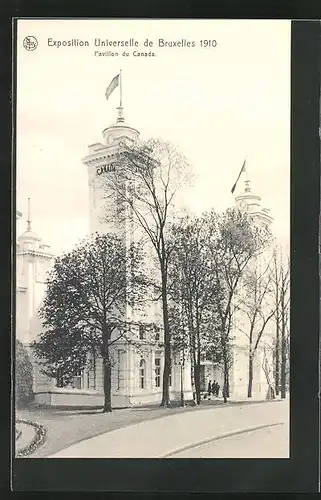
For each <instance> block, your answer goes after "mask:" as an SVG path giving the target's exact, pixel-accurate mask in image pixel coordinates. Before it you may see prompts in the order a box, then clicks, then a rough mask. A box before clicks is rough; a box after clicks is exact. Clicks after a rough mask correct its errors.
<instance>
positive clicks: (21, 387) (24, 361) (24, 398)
mask: <svg viewBox="0 0 321 500" xmlns="http://www.w3.org/2000/svg"><path fill="white" fill-rule="evenodd" d="M32 385H33V369H32V364H31V361H30V358H29V355H28V351H27V349H26V348H25V347H24V345H23V344H22V342H20V340H18V339H17V340H16V365H15V400H16V406H17V408H23V407H26V406H27V405H28V403H30V401H31V400H32V399H33V390H32Z"/></svg>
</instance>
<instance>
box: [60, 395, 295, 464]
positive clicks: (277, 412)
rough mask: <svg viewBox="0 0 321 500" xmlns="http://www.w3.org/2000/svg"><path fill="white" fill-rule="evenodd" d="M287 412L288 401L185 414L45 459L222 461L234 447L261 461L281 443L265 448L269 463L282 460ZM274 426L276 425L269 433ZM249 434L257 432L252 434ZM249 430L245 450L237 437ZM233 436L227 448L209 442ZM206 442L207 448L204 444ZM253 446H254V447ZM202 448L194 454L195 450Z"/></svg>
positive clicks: (110, 434) (140, 425) (102, 437)
mask: <svg viewBox="0 0 321 500" xmlns="http://www.w3.org/2000/svg"><path fill="white" fill-rule="evenodd" d="M288 411H289V407H288V401H277V402H265V403H256V404H251V405H243V406H234V405H233V406H232V405H231V406H227V407H222V408H216V409H212V408H209V409H208V410H203V411H189V412H186V413H181V414H176V415H169V416H166V417H162V418H159V419H157V420H152V421H146V422H139V423H137V424H134V425H130V426H127V427H125V428H122V429H117V430H114V431H110V432H107V433H104V434H101V435H99V436H96V437H93V438H90V439H87V440H84V441H81V442H79V443H77V444H74V445H72V446H70V447H68V448H66V449H64V450H62V451H60V452H58V453H56V454H55V455H51V457H50V458H84V457H86V458H167V457H168V458H170V457H171V458H174V457H178V456H179V457H182V456H183V455H181V453H185V454H190V453H193V457H197V456H198V457H201V456H203V455H202V453H205V454H206V453H209V454H210V456H212V455H211V454H213V453H215V454H216V455H215V456H217V457H223V456H226V453H228V454H230V453H231V451H229V448H230V450H231V447H233V446H235V453H236V454H237V456H238V457H247V456H248V455H247V454H248V453H249V450H250V449H251V450H252V452H251V453H252V455H251V456H252V457H255V458H260V457H261V456H262V453H263V449H266V450H267V449H268V445H267V443H268V442H270V438H271V439H272V440H273V441H274V440H277V441H280V440H282V442H283V443H284V444H283V447H281V448H279V447H278V446H274V445H269V446H270V447H269V449H270V454H271V453H272V458H278V457H284V448H287V442H288V425H287V422H288V418H289V416H288ZM275 424H278V425H277V426H275V427H269V426H271V425H272V426H273V425H275ZM258 428H261V429H260V430H257V429H258ZM263 428H264V430H263ZM253 429H256V430H255V432H254V431H253ZM267 429H270V431H268V430H267ZM272 429H273V430H272ZM276 429H278V430H276ZM249 430H252V431H253V433H251V434H248V435H247V438H248V439H249V440H250V441H249V442H251V443H252V445H250V446H248V445H247V438H246V435H245V434H242V433H244V432H247V431H249ZM236 432H238V433H240V434H238V435H237V436H236V435H234V437H233V438H232V437H229V438H228V439H232V441H230V444H228V440H227V441H226V442H225V444H224V443H223V441H221V442H220V444H218V443H219V441H216V442H215V441H213V440H214V439H215V438H218V437H220V438H222V436H227V435H230V434H231V433H234V434H235V433H236ZM240 436H242V437H240ZM256 436H257V437H256ZM260 439H262V440H263V443H262V445H260V444H259V440H260ZM208 441H212V443H211V444H209V443H208V444H207V445H205V444H203V443H204V442H208ZM255 441H257V445H256V446H254V445H253V443H254V442H255ZM213 443H215V444H213ZM222 443H223V444H222ZM201 444H202V446H201V447H198V451H197V448H195V446H198V445H201ZM224 446H225V447H224ZM192 450H193V451H192ZM210 450H212V451H210ZM213 450H214V451H213ZM286 451H287V450H286ZM224 453H225V455H224ZM280 453H281V456H280ZM179 454H180V455H179ZM286 455H287V453H286ZM184 456H187V455H184ZM269 456H270V455H269Z"/></svg>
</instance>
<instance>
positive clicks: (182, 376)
mask: <svg viewBox="0 0 321 500" xmlns="http://www.w3.org/2000/svg"><path fill="white" fill-rule="evenodd" d="M181 406H185V399H184V365H183V363H182V362H181Z"/></svg>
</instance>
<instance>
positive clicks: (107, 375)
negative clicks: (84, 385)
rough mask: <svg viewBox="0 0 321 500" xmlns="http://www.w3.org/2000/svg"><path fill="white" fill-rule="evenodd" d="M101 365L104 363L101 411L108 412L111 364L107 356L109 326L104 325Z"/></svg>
mask: <svg viewBox="0 0 321 500" xmlns="http://www.w3.org/2000/svg"><path fill="white" fill-rule="evenodd" d="M102 335H103V365H104V408H103V413H110V412H111V411H112V408H111V364H110V358H109V345H108V341H109V338H110V328H109V326H108V325H105V327H104V329H103V334H102Z"/></svg>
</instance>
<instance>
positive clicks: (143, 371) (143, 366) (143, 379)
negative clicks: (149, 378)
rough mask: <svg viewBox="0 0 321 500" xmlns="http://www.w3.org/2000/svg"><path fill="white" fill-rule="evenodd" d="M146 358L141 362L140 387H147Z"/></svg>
mask: <svg viewBox="0 0 321 500" xmlns="http://www.w3.org/2000/svg"><path fill="white" fill-rule="evenodd" d="M145 366H146V363H145V360H144V359H141V360H140V363H139V387H140V388H141V389H145Z"/></svg>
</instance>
